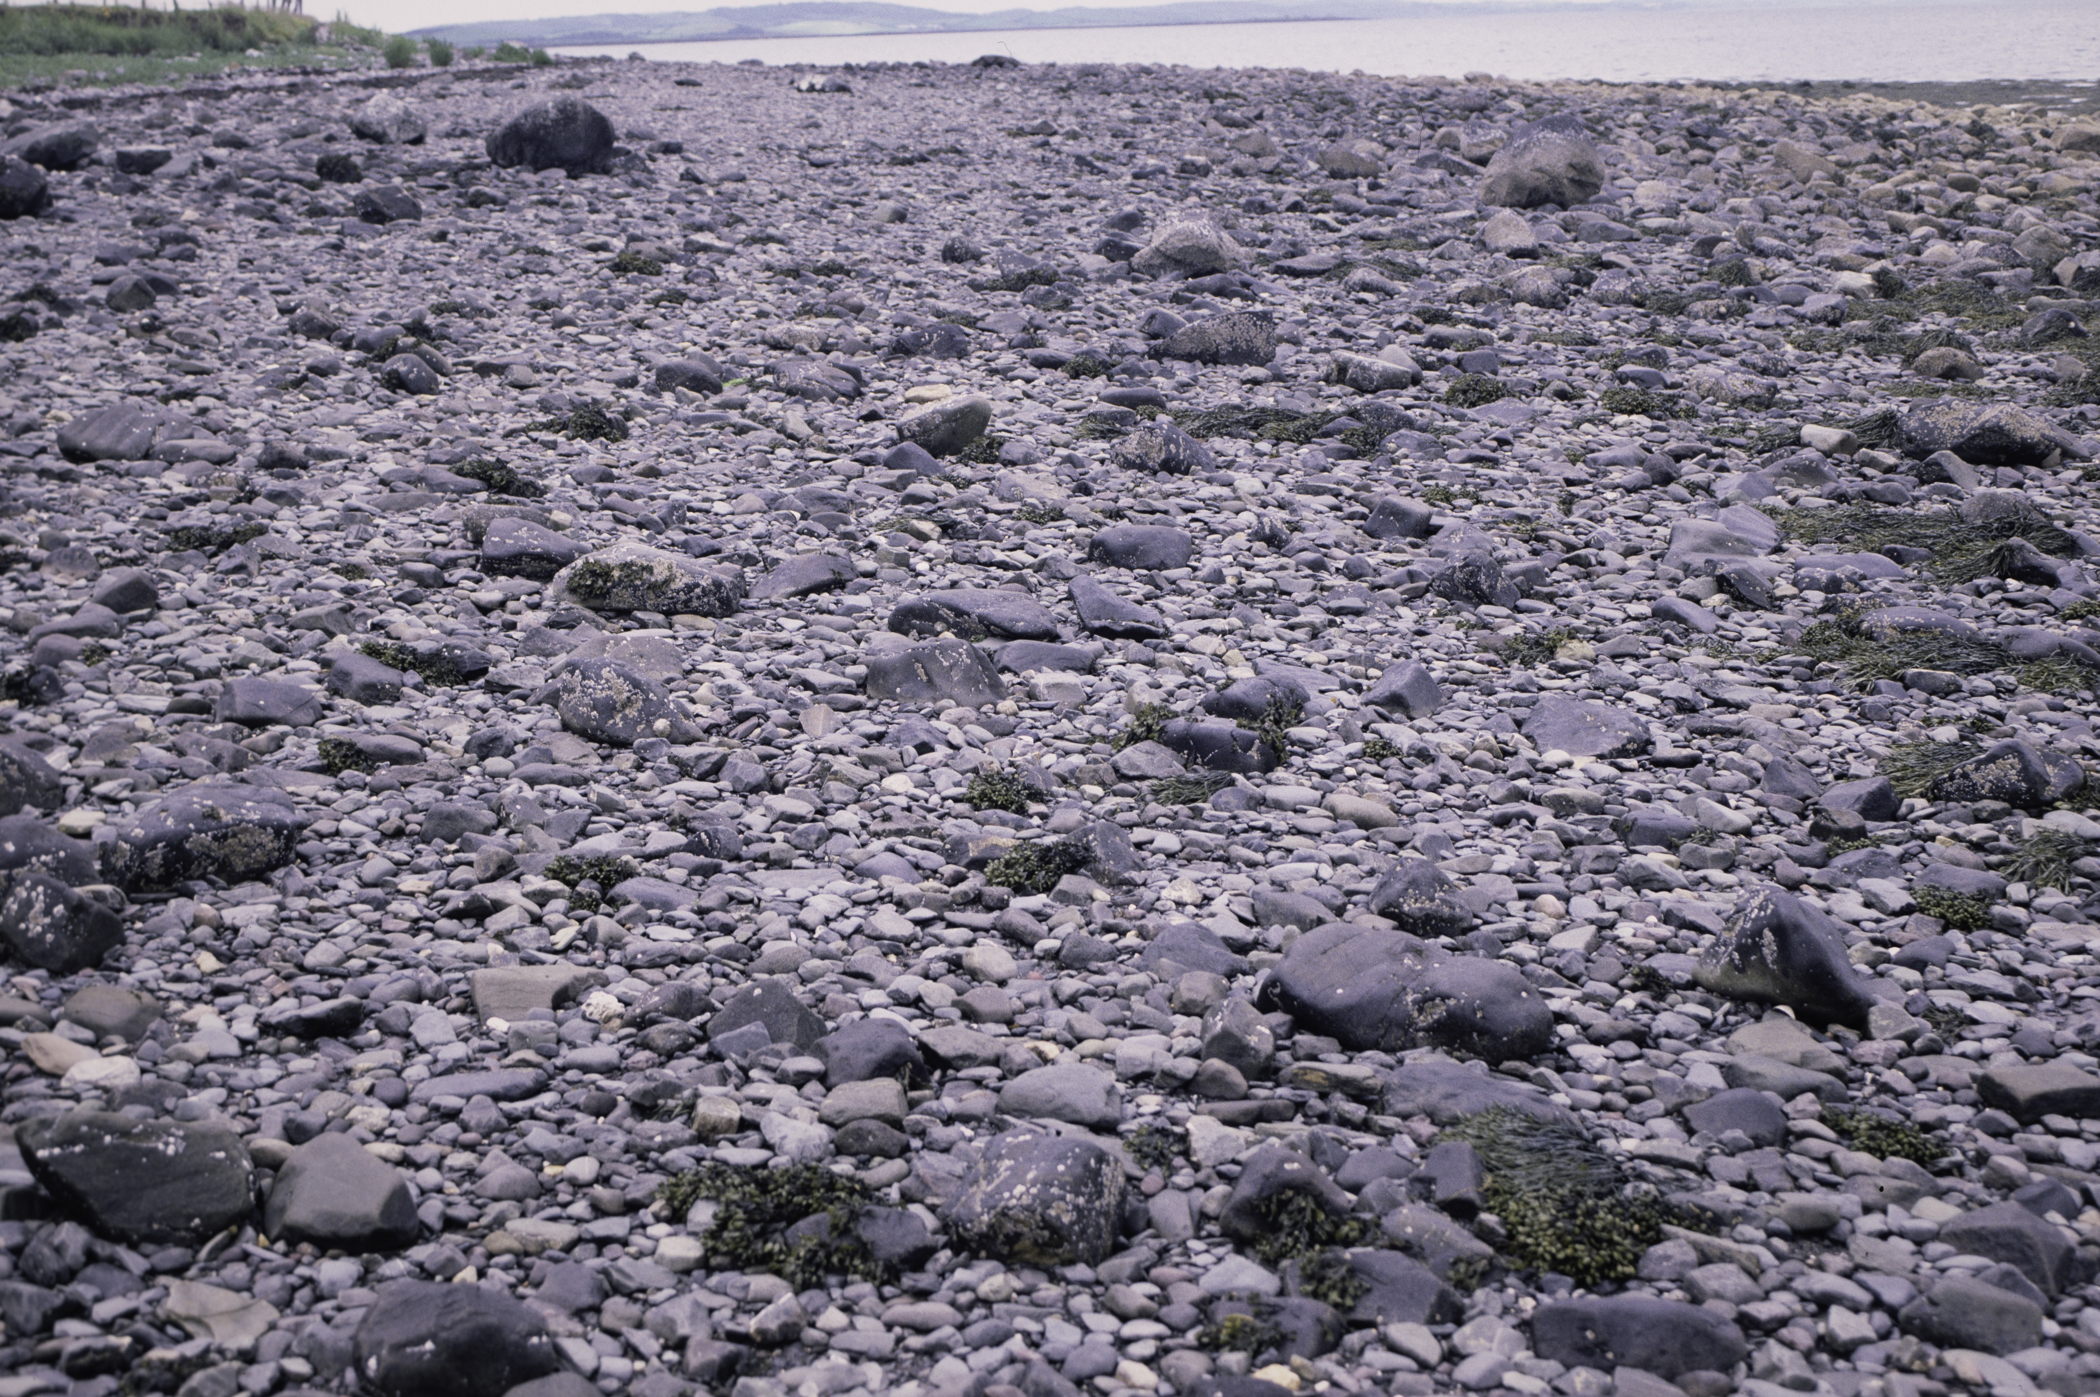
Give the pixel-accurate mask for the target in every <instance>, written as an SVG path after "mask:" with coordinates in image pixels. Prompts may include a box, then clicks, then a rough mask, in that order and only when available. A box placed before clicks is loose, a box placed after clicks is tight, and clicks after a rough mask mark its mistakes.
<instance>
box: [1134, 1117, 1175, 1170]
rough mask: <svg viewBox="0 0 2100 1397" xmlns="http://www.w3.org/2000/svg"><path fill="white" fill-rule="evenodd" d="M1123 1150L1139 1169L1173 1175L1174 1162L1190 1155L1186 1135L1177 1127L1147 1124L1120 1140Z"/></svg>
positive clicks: (1152, 1122)
mask: <svg viewBox="0 0 2100 1397" xmlns="http://www.w3.org/2000/svg"><path fill="white" fill-rule="evenodd" d="M1123 1150H1124V1153H1126V1154H1128V1155H1129V1156H1130V1158H1131V1160H1132V1161H1133V1162H1134V1163H1135V1164H1136V1165H1137V1166H1138V1167H1139V1168H1140V1169H1157V1170H1159V1171H1160V1172H1161V1173H1162V1174H1168V1173H1172V1172H1173V1170H1174V1161H1175V1160H1176V1159H1178V1158H1181V1157H1182V1156H1184V1155H1186V1154H1187V1153H1188V1152H1189V1133H1188V1132H1187V1131H1186V1130H1183V1129H1181V1128H1180V1127H1179V1126H1172V1125H1161V1124H1159V1123H1158V1122H1157V1121H1146V1122H1145V1123H1144V1124H1142V1125H1140V1126H1139V1127H1138V1128H1137V1129H1135V1130H1133V1131H1131V1132H1130V1133H1129V1134H1128V1135H1125V1136H1124V1137H1123Z"/></svg>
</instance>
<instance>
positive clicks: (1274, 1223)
mask: <svg viewBox="0 0 2100 1397" xmlns="http://www.w3.org/2000/svg"><path fill="white" fill-rule="evenodd" d="M1254 1212H1255V1216H1256V1217H1257V1218H1259V1219H1260V1221H1261V1235H1260V1236H1258V1237H1256V1238H1255V1239H1254V1255H1255V1258H1256V1259H1257V1260H1259V1261H1260V1262H1261V1263H1262V1264H1263V1265H1264V1266H1274V1265H1276V1264H1277V1263H1278V1262H1281V1261H1288V1260H1290V1259H1291V1258H1292V1257H1294V1256H1309V1255H1311V1254H1312V1253H1314V1252H1321V1251H1327V1250H1328V1249H1330V1248H1333V1247H1361V1246H1370V1245H1373V1244H1375V1243H1376V1241H1377V1240H1378V1228H1377V1224H1376V1223H1374V1222H1372V1221H1371V1220H1370V1219H1368V1218H1360V1217H1356V1216H1354V1215H1353V1214H1349V1215H1344V1216H1341V1217H1337V1216H1335V1215H1334V1214H1333V1213H1330V1212H1328V1211H1327V1205H1326V1204H1325V1203H1323V1202H1321V1201H1320V1199H1319V1196H1318V1195H1317V1194H1314V1193H1312V1192H1310V1191H1309V1190H1307V1189H1302V1188H1287V1189H1281V1190H1279V1191H1278V1192H1276V1193H1272V1194H1270V1195H1269V1196H1268V1197H1267V1198H1264V1199H1262V1200H1261V1201H1260V1202H1259V1203H1256V1204H1255V1205H1254Z"/></svg>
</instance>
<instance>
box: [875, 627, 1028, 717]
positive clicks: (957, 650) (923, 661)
mask: <svg viewBox="0 0 2100 1397" xmlns="http://www.w3.org/2000/svg"><path fill="white" fill-rule="evenodd" d="M864 663H865V664H866V665H867V668H868V677H867V679H866V681H865V682H866V686H867V691H868V696H869V697H870V698H873V699H876V700H878V701H880V700H891V701H895V702H898V703H908V704H932V703H939V704H942V705H943V706H950V705H953V706H959V707H964V708H983V707H988V706H990V705H992V704H996V703H998V702H1000V701H1001V700H1003V699H1004V698H1005V697H1006V681H1005V680H1003V679H1001V678H1000V677H999V671H998V670H997V669H995V668H993V666H992V662H991V661H990V660H989V659H987V658H985V654H984V652H983V651H982V650H979V649H978V648H977V647H976V646H974V645H972V644H970V643H969V642H968V641H966V640H954V639H949V640H933V641H928V642H926V643H924V644H921V645H912V646H908V647H906V648H905V649H903V650H894V651H891V652H889V653H887V654H871V655H868V656H866V657H865V659H864Z"/></svg>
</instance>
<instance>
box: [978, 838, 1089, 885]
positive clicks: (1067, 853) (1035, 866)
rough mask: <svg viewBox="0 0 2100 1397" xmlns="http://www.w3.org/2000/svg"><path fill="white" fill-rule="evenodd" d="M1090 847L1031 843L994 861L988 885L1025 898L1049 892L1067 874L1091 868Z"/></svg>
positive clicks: (987, 873) (1070, 841) (1069, 842)
mask: <svg viewBox="0 0 2100 1397" xmlns="http://www.w3.org/2000/svg"><path fill="white" fill-rule="evenodd" d="M1089 857H1090V855H1089V854H1088V852H1087V848H1086V845H1084V844H1082V843H1080V842H1079V841H1078V840H1076V839H1058V840H1050V839H1027V840H1022V841H1021V842H1020V843H1017V844H1015V845H1014V846H1013V848H1011V849H1009V850H1008V851H1007V852H1006V853H1004V854H1001V855H1000V856H999V857H998V858H996V859H993V860H992V862H991V864H990V866H989V867H987V868H986V869H985V870H984V881H985V882H987V883H990V884H992V885H993V886H995V887H1001V888H1009V889H1011V890H1012V891H1014V892H1015V893H1018V894H1019V895H1020V896H1022V897H1032V896H1035V895H1036V894H1038V893H1046V892H1049V891H1050V890H1051V889H1052V888H1054V887H1056V886H1057V880H1058V879H1060V878H1062V877H1064V876H1065V875H1066V874H1067V873H1077V872H1079V871H1080V870H1081V869H1083V868H1085V867H1086V865H1087V859H1088V858H1089Z"/></svg>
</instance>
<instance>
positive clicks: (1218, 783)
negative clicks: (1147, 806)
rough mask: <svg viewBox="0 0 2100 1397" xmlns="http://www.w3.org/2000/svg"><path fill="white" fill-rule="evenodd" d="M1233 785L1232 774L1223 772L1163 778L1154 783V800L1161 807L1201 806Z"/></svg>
mask: <svg viewBox="0 0 2100 1397" xmlns="http://www.w3.org/2000/svg"><path fill="white" fill-rule="evenodd" d="M1231 784H1232V776H1231V774H1230V773H1229V772H1223V771H1206V772H1202V773H1200V774H1196V775H1190V776H1163V777H1161V778H1160V779H1159V780H1157V781H1154V782H1153V783H1152V786H1151V792H1152V799H1153V800H1154V801H1155V802H1156V803H1158V804H1160V805H1201V804H1203V803H1204V802H1205V801H1207V800H1209V799H1210V798H1211V797H1212V796H1214V795H1216V794H1217V793H1218V792H1219V791H1222V790H1224V789H1225V788H1226V787H1227V786H1230V785H1231Z"/></svg>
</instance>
